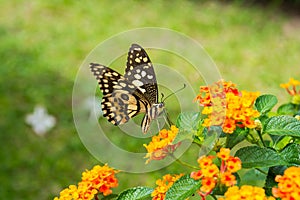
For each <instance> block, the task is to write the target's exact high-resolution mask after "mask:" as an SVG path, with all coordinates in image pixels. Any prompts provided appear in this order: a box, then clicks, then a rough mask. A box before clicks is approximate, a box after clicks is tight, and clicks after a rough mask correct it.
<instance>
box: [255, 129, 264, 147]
mask: <svg viewBox="0 0 300 200" xmlns="http://www.w3.org/2000/svg"><path fill="white" fill-rule="evenodd" d="M256 132H257V134H258V136H259V139H260V141H261V143H262V144H263V146H264V147H266V144H265V141H264V140H263V138H262V134H261V131H256Z"/></svg>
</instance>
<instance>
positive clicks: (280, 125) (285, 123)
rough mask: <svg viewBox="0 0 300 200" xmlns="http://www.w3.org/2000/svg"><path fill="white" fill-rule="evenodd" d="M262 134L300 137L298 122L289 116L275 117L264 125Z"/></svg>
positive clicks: (299, 121)
mask: <svg viewBox="0 0 300 200" xmlns="http://www.w3.org/2000/svg"><path fill="white" fill-rule="evenodd" d="M263 132H264V133H268V134H270V135H280V136H293V137H300V120H297V119H296V118H294V117H291V116H275V117H271V118H270V119H268V120H267V121H266V122H265V124H264V129H263Z"/></svg>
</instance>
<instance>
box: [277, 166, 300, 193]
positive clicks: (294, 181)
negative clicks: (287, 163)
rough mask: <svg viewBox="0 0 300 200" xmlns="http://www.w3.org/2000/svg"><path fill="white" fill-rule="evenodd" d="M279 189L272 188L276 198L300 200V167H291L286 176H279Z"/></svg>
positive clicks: (285, 172) (285, 173) (286, 171)
mask: <svg viewBox="0 0 300 200" xmlns="http://www.w3.org/2000/svg"><path fill="white" fill-rule="evenodd" d="M275 181H276V182H278V188H272V193H273V195H274V197H278V198H281V199H300V167H289V168H288V169H286V170H285V171H284V174H283V175H282V176H281V175H277V176H276V178H275Z"/></svg>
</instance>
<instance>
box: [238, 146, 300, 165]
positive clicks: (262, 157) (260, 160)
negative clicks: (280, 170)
mask: <svg viewBox="0 0 300 200" xmlns="http://www.w3.org/2000/svg"><path fill="white" fill-rule="evenodd" d="M235 156H237V157H239V158H240V159H241V161H242V165H243V168H254V167H274V166H279V165H300V145H299V144H290V145H288V146H287V147H286V148H284V149H283V150H282V151H281V152H276V151H275V150H273V149H271V148H262V147H257V146H248V147H244V148H241V149H239V150H238V151H237V152H236V154H235Z"/></svg>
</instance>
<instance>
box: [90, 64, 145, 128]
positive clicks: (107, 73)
mask: <svg viewBox="0 0 300 200" xmlns="http://www.w3.org/2000/svg"><path fill="white" fill-rule="evenodd" d="M90 68H91V71H92V72H93V74H94V75H95V76H96V79H97V80H98V83H99V87H100V90H101V91H102V93H103V97H102V102H101V106H102V111H103V116H104V117H106V118H107V119H108V121H109V122H111V123H113V124H114V125H119V124H124V123H126V122H127V121H128V120H129V119H130V118H132V117H134V116H135V115H137V114H139V113H143V112H145V111H146V109H145V104H144V102H145V101H144V100H143V94H141V93H140V90H138V89H137V87H136V86H135V85H133V84H131V83H130V82H128V81H127V80H126V79H125V78H124V77H123V76H122V75H121V74H119V73H118V72H116V71H114V70H112V69H110V68H108V67H106V66H104V65H100V64H96V63H91V64H90Z"/></svg>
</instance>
